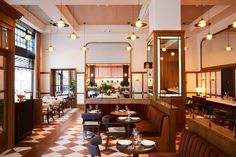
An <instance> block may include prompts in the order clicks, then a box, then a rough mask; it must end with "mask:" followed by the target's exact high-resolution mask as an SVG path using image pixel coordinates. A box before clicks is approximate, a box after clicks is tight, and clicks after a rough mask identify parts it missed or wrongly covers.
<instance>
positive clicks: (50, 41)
mask: <svg viewBox="0 0 236 157" xmlns="http://www.w3.org/2000/svg"><path fill="white" fill-rule="evenodd" d="M52 31H53V30H52V29H51V31H50V33H49V46H48V48H47V50H48V51H50V52H52V51H54V50H55V49H54V47H53V46H52Z"/></svg>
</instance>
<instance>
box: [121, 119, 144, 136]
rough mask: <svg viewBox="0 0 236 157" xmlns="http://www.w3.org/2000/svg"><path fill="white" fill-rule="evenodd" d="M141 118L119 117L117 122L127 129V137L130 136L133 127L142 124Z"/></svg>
mask: <svg viewBox="0 0 236 157" xmlns="http://www.w3.org/2000/svg"><path fill="white" fill-rule="evenodd" d="M140 121H141V119H140V118H139V117H129V118H128V117H118V118H117V122H119V123H121V124H124V125H125V126H126V128H127V137H129V136H130V130H131V125H133V124H135V123H138V122H140Z"/></svg>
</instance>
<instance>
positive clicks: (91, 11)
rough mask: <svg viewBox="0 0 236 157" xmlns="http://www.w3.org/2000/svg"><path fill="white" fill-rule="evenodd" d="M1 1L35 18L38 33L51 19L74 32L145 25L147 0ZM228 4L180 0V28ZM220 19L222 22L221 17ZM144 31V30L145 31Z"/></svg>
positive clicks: (235, 0)
mask: <svg viewBox="0 0 236 157" xmlns="http://www.w3.org/2000/svg"><path fill="white" fill-rule="evenodd" d="M5 1H6V2H8V3H9V4H11V5H14V6H15V7H16V9H18V10H19V11H21V12H22V11H24V15H25V17H26V16H27V14H26V13H27V11H29V12H30V13H31V16H34V17H35V19H34V22H35V20H36V24H35V25H37V26H38V28H39V29H40V30H41V31H40V32H44V31H45V30H46V29H47V28H48V27H47V26H48V25H49V23H50V21H51V20H52V21H54V22H56V21H57V20H58V19H59V18H61V17H62V18H63V19H65V20H66V22H67V23H69V24H70V25H71V26H72V27H73V29H75V30H78V28H79V25H82V24H83V22H86V24H87V25H91V26H95V25H101V26H102V25H107V26H116V25H118V26H124V25H126V24H127V22H133V21H135V20H136V19H137V18H138V17H140V18H141V19H144V21H145V22H147V23H148V21H149V16H148V5H149V3H150V1H151V0H140V1H139V4H140V5H138V0H63V1H62V4H63V5H62V7H61V0H50V1H48V0H40V1H38V0H37V1H36V0H20V1H19V0H5ZM201 3H202V4H203V9H201ZM228 4H231V5H232V4H233V5H234V4H235V6H236V0H181V23H182V25H189V24H192V23H193V22H196V19H197V18H199V17H200V16H201V14H202V13H205V16H204V18H205V19H207V13H206V12H207V10H208V9H211V8H214V6H218V5H221V6H227V5H228ZM22 8H23V9H22ZM225 8H226V7H225ZM225 8H222V10H221V14H223V15H224V16H226V14H229V12H228V13H227V12H226V11H225V12H223V11H224V9H225ZM232 9H234V8H231V10H232ZM157 13H158V12H157ZM231 13H232V11H231ZM218 14H220V12H219V13H218ZM214 16H215V15H214ZM26 18H27V17H26ZM220 18H221V19H222V17H220ZM215 19H217V17H215ZM27 20H31V19H27ZM217 20H218V19H217ZM219 20H220V19H219ZM213 21H214V19H213ZM72 27H70V28H72ZM145 30H146V31H148V29H146V28H145ZM38 31H39V30H38ZM142 31H143V29H142Z"/></svg>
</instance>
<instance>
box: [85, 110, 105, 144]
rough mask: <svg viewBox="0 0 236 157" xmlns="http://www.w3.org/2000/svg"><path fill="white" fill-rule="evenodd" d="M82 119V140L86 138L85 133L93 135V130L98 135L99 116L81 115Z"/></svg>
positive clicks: (94, 114) (95, 114) (97, 114)
mask: <svg viewBox="0 0 236 157" xmlns="http://www.w3.org/2000/svg"><path fill="white" fill-rule="evenodd" d="M81 117H82V119H83V123H82V124H83V140H84V139H85V138H86V137H87V131H91V130H92V132H93V133H95V129H96V130H97V132H98V134H100V124H101V114H99V113H82V114H81Z"/></svg>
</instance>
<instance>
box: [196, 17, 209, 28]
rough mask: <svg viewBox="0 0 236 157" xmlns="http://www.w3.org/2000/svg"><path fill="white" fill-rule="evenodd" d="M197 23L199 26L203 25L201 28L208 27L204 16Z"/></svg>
mask: <svg viewBox="0 0 236 157" xmlns="http://www.w3.org/2000/svg"><path fill="white" fill-rule="evenodd" d="M197 25H198V27H201V28H203V27H206V25H207V21H206V20H204V19H203V18H202V19H201V20H200V21H199V22H198V24H197Z"/></svg>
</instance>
